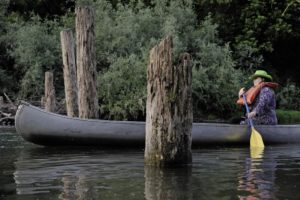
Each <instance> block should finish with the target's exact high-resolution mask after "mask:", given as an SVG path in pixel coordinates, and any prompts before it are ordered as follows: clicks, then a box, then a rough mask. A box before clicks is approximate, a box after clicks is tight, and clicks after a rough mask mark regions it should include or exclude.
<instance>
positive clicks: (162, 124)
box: [145, 37, 193, 166]
mask: <svg viewBox="0 0 300 200" xmlns="http://www.w3.org/2000/svg"><path fill="white" fill-rule="evenodd" d="M147 81H148V83H147V93H148V94H147V108H146V109H147V117H146V147H145V163H146V164H150V165H156V166H166V165H168V166H173V165H177V164H186V163H190V162H191V161H192V153H191V131H192V122H193V115H192V97H191V82H192V67H191V59H190V56H189V54H183V55H182V56H181V59H180V63H179V64H178V65H176V66H174V65H173V57H172V38H171V37H166V38H165V39H164V40H162V41H161V42H160V44H159V45H157V46H155V47H154V48H153V49H152V50H151V51H150V62H149V65H148V68H147Z"/></svg>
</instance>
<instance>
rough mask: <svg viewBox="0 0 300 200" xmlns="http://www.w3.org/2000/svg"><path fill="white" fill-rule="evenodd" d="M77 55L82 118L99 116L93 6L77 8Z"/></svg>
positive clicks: (79, 109) (79, 107) (79, 101)
mask: <svg viewBox="0 0 300 200" xmlns="http://www.w3.org/2000/svg"><path fill="white" fill-rule="evenodd" d="M76 44H77V46H76V47H77V49H76V55H77V56H76V57H77V81H78V82H77V85H78V111H79V117H80V118H98V110H99V108H98V96H97V88H96V84H97V72H96V52H95V19H94V11H93V9H92V8H91V7H88V6H85V7H77V8H76Z"/></svg>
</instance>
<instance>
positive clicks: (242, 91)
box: [239, 87, 246, 98]
mask: <svg viewBox="0 0 300 200" xmlns="http://www.w3.org/2000/svg"><path fill="white" fill-rule="evenodd" d="M245 92H246V91H245V88H244V87H243V88H241V89H240V91H239V98H240V97H241V96H242V95H243V94H244V93H245Z"/></svg>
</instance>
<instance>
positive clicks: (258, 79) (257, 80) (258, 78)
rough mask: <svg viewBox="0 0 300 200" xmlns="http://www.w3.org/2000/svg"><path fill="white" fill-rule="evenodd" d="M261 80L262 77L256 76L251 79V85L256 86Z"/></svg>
mask: <svg viewBox="0 0 300 200" xmlns="http://www.w3.org/2000/svg"><path fill="white" fill-rule="evenodd" d="M262 81H263V79H262V78H260V77H257V78H256V79H254V80H253V85H254V86H257V85H258V84H260V83H261V82H262Z"/></svg>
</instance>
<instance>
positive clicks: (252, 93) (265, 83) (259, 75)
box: [237, 70, 278, 125]
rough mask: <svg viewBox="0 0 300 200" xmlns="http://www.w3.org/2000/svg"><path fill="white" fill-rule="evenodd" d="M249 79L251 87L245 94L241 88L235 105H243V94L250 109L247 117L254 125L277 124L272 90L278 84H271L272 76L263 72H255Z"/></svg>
mask: <svg viewBox="0 0 300 200" xmlns="http://www.w3.org/2000/svg"><path fill="white" fill-rule="evenodd" d="M250 79H252V80H253V87H251V88H250V89H249V90H248V91H247V92H246V93H245V89H244V88H241V89H240V91H239V100H238V101H237V103H238V104H239V105H244V100H243V97H242V95H243V94H244V93H245V95H246V98H247V103H248V105H249V107H250V113H249V114H248V115H247V117H248V118H251V119H252V120H253V123H254V124H270V125H275V124H277V117H276V112H275V109H276V99H275V92H274V89H275V88H276V87H278V84H277V83H273V82H271V81H272V76H270V75H269V74H268V73H267V72H266V71H264V70H257V71H256V72H255V73H254V74H253V75H252V76H251V77H250Z"/></svg>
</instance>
